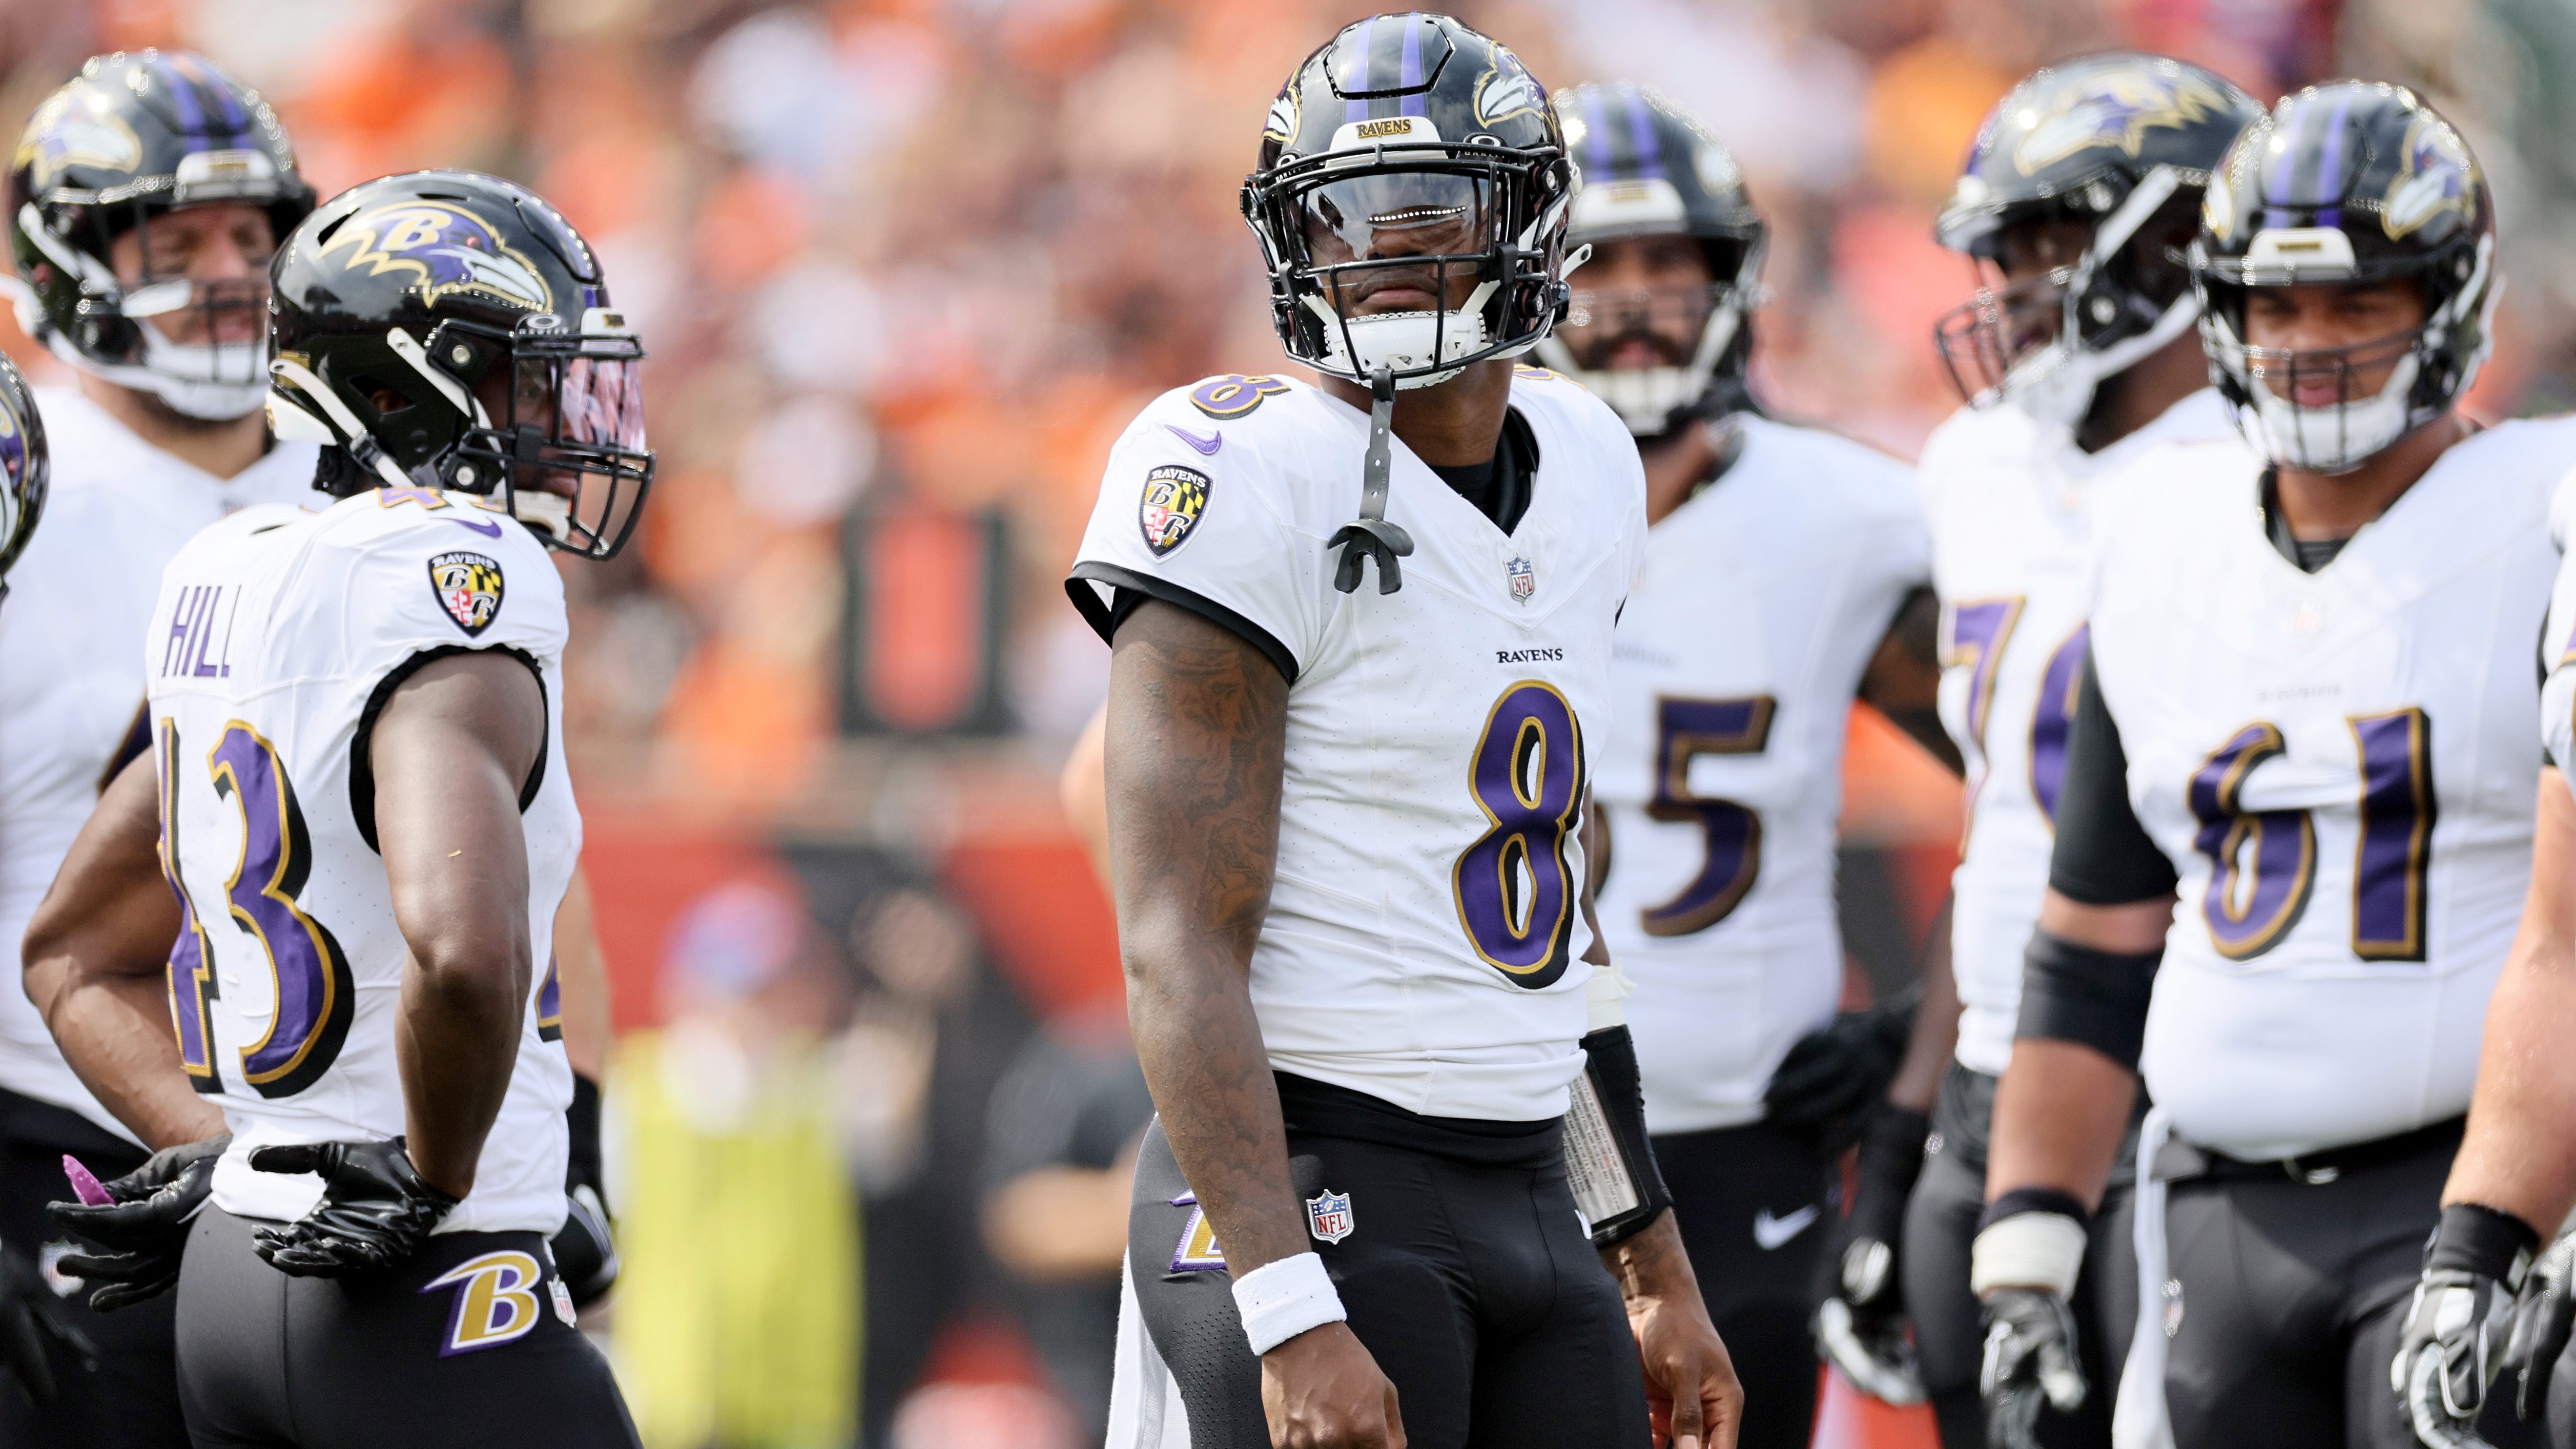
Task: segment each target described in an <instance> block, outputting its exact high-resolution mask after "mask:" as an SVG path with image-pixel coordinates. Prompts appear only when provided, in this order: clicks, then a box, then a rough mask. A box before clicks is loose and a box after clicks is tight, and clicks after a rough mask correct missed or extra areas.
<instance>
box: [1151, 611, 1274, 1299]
mask: <svg viewBox="0 0 2576 1449" xmlns="http://www.w3.org/2000/svg"><path fill="white" fill-rule="evenodd" d="M1287 693H1288V691H1287V683H1286V681H1285V680H1284V679H1282V678H1281V677H1280V675H1279V671H1278V670H1277V669H1276V668H1274V667H1273V666H1272V665H1271V664H1270V662H1269V661H1268V660H1267V659H1266V658H1264V657H1263V656H1262V655H1261V654H1260V653H1259V652H1258V651H1257V650H1255V649H1253V648H1252V647H1251V646H1250V645H1248V644H1246V643H1244V642H1243V641H1242V640H1241V639H1240V638H1238V637H1236V636H1235V635H1233V634H1231V633H1229V632H1227V631H1226V630H1224V629H1221V628H1219V627H1217V626H1216V625H1214V624H1211V623H1208V622H1207V621H1206V620H1204V619H1201V618H1198V617H1197V616H1195V615H1192V614H1188V613H1185V612H1183V611H1181V610H1179V609H1176V608H1173V607H1171V606H1170V605H1167V604H1160V603H1155V604H1148V605H1146V606H1144V607H1143V608H1141V609H1139V610H1138V611H1137V612H1136V614H1135V616H1134V617H1133V618H1131V619H1129V620H1128V621H1127V623H1126V624H1125V625H1124V626H1123V627H1122V628H1121V629H1120V630H1119V633H1118V642H1117V644H1116V646H1115V649H1114V651H1113V654H1112V657H1111V665H1110V692H1109V721H1108V731H1107V754H1106V759H1105V777H1106V787H1107V795H1108V823H1109V845H1110V852H1111V857H1112V859H1113V860H1114V861H1115V862H1116V867H1117V868H1116V871H1115V876H1116V884H1117V891H1116V894H1117V904H1118V934H1119V942H1120V946H1121V953H1122V956H1123V958H1124V964H1125V967H1126V972H1127V1003H1128V1020H1129V1022H1130V1023H1131V1024H1132V1026H1133V1029H1134V1032H1135V1038H1136V1054H1137V1057H1138V1059H1139V1060H1140V1061H1142V1062H1143V1064H1144V1068H1145V1081H1146V1084H1147V1085H1148V1086H1149V1087H1150V1088H1152V1090H1153V1095H1154V1105H1155V1107H1156V1109H1157V1110H1158V1111H1159V1112H1160V1113H1161V1114H1162V1119H1163V1133H1164V1136H1165V1137H1167V1138H1168V1139H1169V1140H1170V1142H1171V1146H1172V1155H1173V1157H1174V1159H1175V1160H1176V1161H1177V1162H1178V1163H1179V1166H1180V1169H1181V1175H1182V1177H1183V1178H1184V1179H1185V1180H1186V1181H1188V1183H1189V1184H1190V1188H1191V1190H1192V1191H1193V1192H1194V1193H1196V1194H1197V1195H1198V1200H1199V1203H1200V1205H1201V1206H1202V1207H1204V1208H1205V1209H1206V1210H1207V1215H1208V1218H1209V1220H1210V1221H1211V1222H1213V1223H1214V1224H1215V1226H1216V1231H1217V1241H1218V1242H1219V1243H1221V1244H1223V1245H1224V1248H1225V1253H1226V1260H1227V1263H1228V1265H1229V1266H1230V1267H1231V1268H1232V1269H1233V1271H1234V1272H1235V1274H1236V1275H1237V1276H1241V1275H1242V1274H1244V1273H1246V1272H1249V1271H1250V1270H1252V1269H1253V1268H1256V1267H1259V1266H1261V1265H1262V1264H1265V1263H1268V1262H1270V1261H1272V1260H1274V1259H1278V1258H1283V1257H1287V1256H1290V1255H1292V1254H1296V1253H1300V1252H1303V1251H1305V1234H1304V1233H1303V1232H1302V1231H1301V1230H1300V1228H1299V1226H1298V1217H1297V1204H1296V1193H1295V1190H1294V1188H1293V1187H1292V1186H1291V1185H1290V1182H1289V1177H1288V1147H1287V1139H1286V1136H1285V1134H1284V1133H1283V1131H1282V1129H1281V1126H1280V1116H1279V1092H1278V1087H1277V1085H1276V1084H1275V1083H1274V1082H1273V1080H1272V1078H1271V1075H1270V1060H1269V1054H1268V1052H1267V1051H1266V1050H1265V1049H1264V1048H1263V1045H1262V1039H1261V1024H1260V1022H1259V1021H1258V1020H1257V1019H1255V1017H1254V1015H1253V1010H1252V995H1251V986H1250V963H1251V960H1252V951H1253V945H1254V943H1255V942H1256V941H1257V940H1258V939H1259V937H1260V934H1261V922H1262V919H1263V917H1264V916H1265V915H1266V914H1267V912H1268V909H1269V901H1270V883H1271V879H1272V873H1273V870H1274V868H1275V865H1276V859H1277V852H1278V844H1279V800H1280V788H1281V777H1282V770H1283V767H1284V752H1285V749H1286V734H1287Z"/></svg>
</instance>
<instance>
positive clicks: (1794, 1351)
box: [1655, 1122, 1834, 1449]
mask: <svg viewBox="0 0 2576 1449" xmlns="http://www.w3.org/2000/svg"><path fill="white" fill-rule="evenodd" d="M1655 1161H1656V1164H1657V1165H1658V1166H1660V1167H1662V1168H1663V1171H1664V1184H1665V1186H1667V1187H1669V1188H1671V1189H1672V1194H1673V1217H1674V1220H1675V1221H1676V1222H1677V1223H1678V1224H1679V1225H1680V1227H1681V1231H1682V1245H1683V1247H1685V1248H1686V1249H1688V1250H1689V1252H1690V1260H1691V1270H1692V1272H1693V1273H1695V1274H1697V1275H1698V1277H1699V1291H1700V1297H1701V1298H1702V1299H1703V1300H1704V1301H1706V1302H1707V1304H1708V1314H1709V1317H1710V1319H1712V1320H1713V1321H1714V1322H1715V1323H1716V1324H1717V1333H1718V1337H1720V1338H1723V1339H1725V1340H1726V1352H1727V1356H1728V1357H1730V1358H1732V1359H1733V1360H1734V1361H1735V1377H1736V1379H1737V1380H1738V1381H1739V1382H1741V1383H1742V1384H1743V1385H1744V1428H1743V1431H1742V1433H1741V1434H1740V1435H1739V1436H1738V1437H1737V1440H1736V1443H1737V1444H1738V1445H1739V1446H1740V1449H1807V1441H1808V1440H1809V1439H1810V1438H1811V1437H1813V1435H1814V1431H1815V1423H1816V1341H1815V1337H1814V1335H1813V1334H1812V1333H1810V1332H1809V1331H1808V1327H1807V1319H1808V1316H1809V1315H1810V1314H1811V1313H1813V1312H1814V1311H1815V1296H1816V1282H1817V1280H1816V1273H1817V1268H1818V1265H1819V1262H1820V1261H1821V1258H1822V1255H1823V1251H1824V1246H1825V1242H1826V1240H1827V1239H1828V1238H1830V1237H1831V1236H1832V1234H1833V1231H1834V1225H1833V1224H1832V1223H1831V1222H1829V1221H1827V1220H1826V1219H1827V1203H1826V1200H1825V1191H1826V1187H1827V1185H1828V1183H1829V1181H1830V1173H1829V1170H1828V1166H1827V1165H1826V1164H1824V1163H1821V1162H1819V1161H1817V1159H1816V1145H1815V1142H1814V1140H1813V1139H1812V1138H1810V1137H1807V1136H1805V1135H1803V1134H1800V1133H1796V1132H1791V1131H1787V1130H1785V1129H1783V1128H1780V1127H1776V1126H1773V1125H1772V1124H1770V1123H1768V1122H1754V1123H1750V1124H1747V1125H1745V1126H1742V1127H1720V1128H1717V1129H1715V1130H1712V1131H1708V1132H1677V1133H1673V1134H1671V1135H1669V1136H1664V1137H1658V1138H1656V1139H1655Z"/></svg>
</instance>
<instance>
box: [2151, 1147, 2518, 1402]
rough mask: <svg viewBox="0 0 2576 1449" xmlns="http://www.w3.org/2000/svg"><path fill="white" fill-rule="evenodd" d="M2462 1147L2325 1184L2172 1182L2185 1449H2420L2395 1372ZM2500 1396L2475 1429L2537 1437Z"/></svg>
mask: <svg viewBox="0 0 2576 1449" xmlns="http://www.w3.org/2000/svg"><path fill="white" fill-rule="evenodd" d="M2457 1146H2458V1138H2457V1137H2456V1136H2452V1137H2450V1138H2449V1139H2447V1140H2445V1141H2442V1142H2438V1143H2434V1144H2432V1145H2430V1146H2428V1147H2427V1148H2426V1149H2425V1150H2423V1151H2420V1152H2416V1153H2413V1154H2411V1155H2410V1156H2407V1157H2404V1158H2400V1159H2398V1160H2396V1161H2392V1162H2383V1163H2379V1164H2376V1165H2373V1166H2369V1167H2364V1168H2358V1169H2355V1170H2351V1171H2344V1172H2340V1173H2337V1174H2336V1175H2334V1176H2333V1178H2332V1180H2330V1181H2326V1182H2307V1181H2302V1180H2299V1179H2295V1178H2293V1177H2291V1176H2290V1175H2289V1174H2288V1173H2287V1172H2285V1171H2272V1172H2267V1173H2264V1174H2262V1175H2259V1176H2240V1177H2231V1178H2223V1179H2222V1178H2195V1179H2186V1180H2183V1181H2179V1182H2174V1183H2171V1184H2169V1185H2168V1186H2167V1189H2166V1190H2167V1192H2168V1194H2169V1197H2168V1199H2167V1201H2166V1205H2165V1245H2166V1246H2165V1252H2166V1264H2165V1268H2166V1273H2167V1275H2168V1277H2169V1279H2170V1280H2171V1282H2173V1283H2176V1284H2179V1285H2180V1287H2181V1295H2180V1297H2179V1298H2176V1299H2172V1300H2171V1302H2170V1304H2169V1306H2168V1307H2167V1309H2166V1321H2167V1324H2168V1328H2169V1330H2170V1332H2171V1335H2172V1342H2171V1343H2170V1344H2168V1345H2167V1347H2166V1359H2165V1413H2166V1416H2167V1417H2168V1419H2169V1420H2170V1421H2171V1422H2172V1425H2173V1436H2174V1445H2175V1449H2240V1446H2241V1449H2421V1446H2420V1444H2419V1443H2418V1441H2417V1440H2416V1437H2415V1429H2414V1426H2413V1425H2412V1423H2410V1422H2409V1420H2408V1419H2407V1415H2406V1407H2405V1404H2404V1401H2403V1400H2401V1399H2400V1398H2399V1397H2398V1394H2397V1391H2396V1390H2395V1389H2394V1388H2393V1387H2391V1386H2390V1384H2389V1382H2388V1366H2389V1363H2390V1361H2391V1360H2392V1359H2394V1358H2395V1357H2396V1356H2397V1341H2398V1339H2399V1337H2400V1336H2401V1335H2402V1334H2403V1333H2404V1331H2405V1319H2406V1306H2407V1304H2408V1302H2409V1301H2410V1300H2411V1299H2412V1297H2413V1296H2414V1292H2415V1284H2416V1281H2417V1279H2418V1277H2419V1276H2420V1275H2421V1273H2422V1271H2423V1267H2424V1244H2425V1241H2426V1239H2428V1238H2430V1237H2431V1236H2432V1233H2433V1226H2434V1224H2435V1222H2436V1221H2438V1220H2439V1218H2440V1216H2441V1209H2440V1202H2441V1194H2442V1182H2443V1179H2444V1178H2445V1177H2446V1176H2448V1175H2449V1172H2450V1168H2451V1158H2452V1155H2453V1152H2454V1149H2456V1147H2457ZM2172 1291H2173V1290H2172V1289H2171V1288H2170V1287H2169V1288H2168V1289H2167V1292H2168V1294H2171V1293H2172ZM2502 1389H2503V1391H2502V1392H2500V1393H2498V1394H2497V1395H2495V1397H2494V1399H2493V1401H2492V1403H2491V1405H2490V1408H2489V1411H2488V1412H2487V1413H2486V1414H2485V1415H2484V1416H2483V1417H2482V1418H2481V1419H2480V1420H2479V1423H2478V1429H2479V1432H2480V1433H2482V1434H2484V1435H2485V1436H2486V1438H2487V1441H2488V1442H2489V1443H2490V1444H2493V1445H2496V1446H2497V1449H2518V1446H2523V1445H2530V1444H2535V1443H2537V1442H2538V1439H2539V1434H2538V1432H2537V1426H2536V1425H2535V1426H2528V1427H2526V1426H2522V1425H2518V1424H2517V1423H2516V1422H2515V1420H2514V1417H2513V1408H2512V1403H2511V1399H2512V1391H2511V1385H2510V1383H2506V1384H2504V1385H2503V1386H2502Z"/></svg>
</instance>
